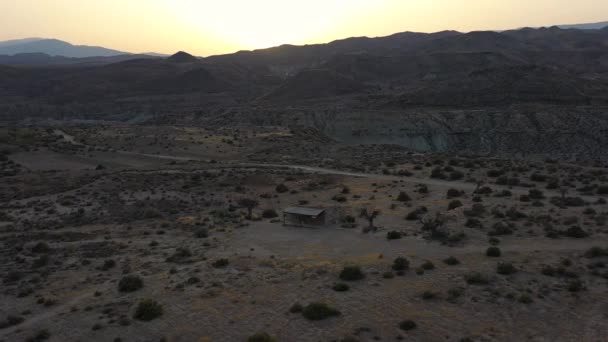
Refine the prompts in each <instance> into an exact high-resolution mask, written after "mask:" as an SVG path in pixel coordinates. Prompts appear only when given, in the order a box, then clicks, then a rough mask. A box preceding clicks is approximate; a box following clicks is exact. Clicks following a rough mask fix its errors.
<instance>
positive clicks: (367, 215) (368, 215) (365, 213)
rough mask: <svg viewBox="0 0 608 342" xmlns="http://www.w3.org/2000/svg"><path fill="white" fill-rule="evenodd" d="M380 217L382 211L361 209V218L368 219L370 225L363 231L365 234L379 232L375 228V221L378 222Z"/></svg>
mask: <svg viewBox="0 0 608 342" xmlns="http://www.w3.org/2000/svg"><path fill="white" fill-rule="evenodd" d="M378 216H380V210H377V209H368V208H363V209H361V214H360V215H359V217H362V218H364V219H366V220H367V223H368V227H367V228H364V229H363V232H364V233H368V232H370V231H376V230H377V228H376V227H375V226H374V220H376V218H377V217H378Z"/></svg>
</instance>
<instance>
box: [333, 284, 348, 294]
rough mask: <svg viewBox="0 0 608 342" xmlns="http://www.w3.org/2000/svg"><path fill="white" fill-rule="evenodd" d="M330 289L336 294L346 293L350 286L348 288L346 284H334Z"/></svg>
mask: <svg viewBox="0 0 608 342" xmlns="http://www.w3.org/2000/svg"><path fill="white" fill-rule="evenodd" d="M332 289H333V290H334V291H336V292H346V291H348V290H349V289H350V286H348V285H347V284H344V283H337V284H334V286H333V287H332Z"/></svg>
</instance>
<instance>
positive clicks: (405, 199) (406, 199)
mask: <svg viewBox="0 0 608 342" xmlns="http://www.w3.org/2000/svg"><path fill="white" fill-rule="evenodd" d="M411 200H412V199H411V198H410V196H409V195H408V194H407V193H405V192H404V191H401V192H400V193H399V196H397V201H399V202H409V201H411Z"/></svg>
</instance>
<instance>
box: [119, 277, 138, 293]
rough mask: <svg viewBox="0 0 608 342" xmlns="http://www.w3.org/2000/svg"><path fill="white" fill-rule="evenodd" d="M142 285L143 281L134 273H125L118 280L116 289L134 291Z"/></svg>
mask: <svg viewBox="0 0 608 342" xmlns="http://www.w3.org/2000/svg"><path fill="white" fill-rule="evenodd" d="M142 287H144V281H143V280H142V279H141V278H140V277H138V276H136V275H127V276H124V277H122V279H120V281H119V282H118V291H120V292H134V291H137V290H139V289H141V288H142Z"/></svg>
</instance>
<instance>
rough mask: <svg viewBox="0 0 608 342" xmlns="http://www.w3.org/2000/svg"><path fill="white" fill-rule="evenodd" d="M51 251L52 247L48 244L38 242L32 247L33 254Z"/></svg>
mask: <svg viewBox="0 0 608 342" xmlns="http://www.w3.org/2000/svg"><path fill="white" fill-rule="evenodd" d="M50 251H51V247H49V245H48V244H47V243H46V242H38V243H37V244H36V245H35V246H34V247H32V253H48V252H50Z"/></svg>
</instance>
